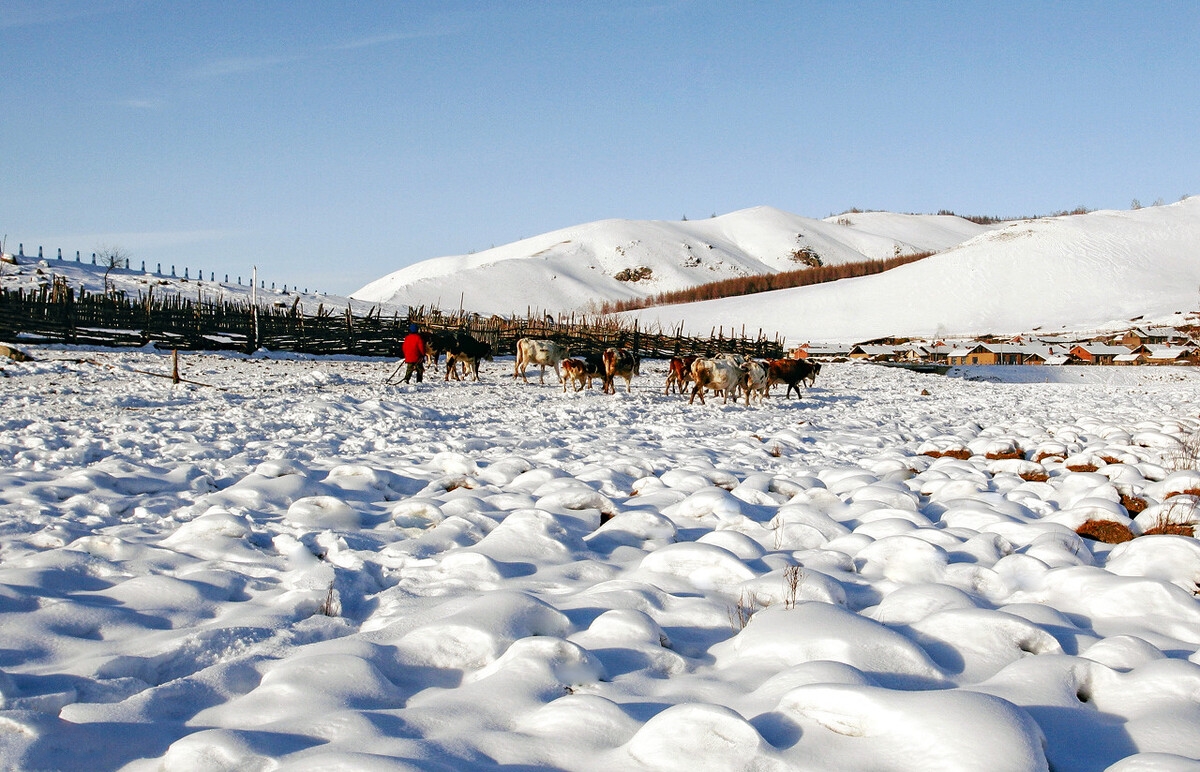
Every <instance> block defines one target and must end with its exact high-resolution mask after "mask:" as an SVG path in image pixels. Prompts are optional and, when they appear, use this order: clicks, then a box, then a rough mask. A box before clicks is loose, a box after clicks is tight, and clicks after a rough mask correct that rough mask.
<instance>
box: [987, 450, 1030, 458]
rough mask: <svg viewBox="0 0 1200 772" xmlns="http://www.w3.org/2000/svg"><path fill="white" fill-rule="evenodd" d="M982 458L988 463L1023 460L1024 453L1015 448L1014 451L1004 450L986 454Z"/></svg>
mask: <svg viewBox="0 0 1200 772" xmlns="http://www.w3.org/2000/svg"><path fill="white" fill-rule="evenodd" d="M984 458H986V459H987V460H988V461H1006V460H1008V459H1017V458H1025V451H1023V450H1021V449H1020V448H1016V449H1014V450H1006V451H1003V452H999V453H996V452H993V453H988V454H987V455H986V456H984Z"/></svg>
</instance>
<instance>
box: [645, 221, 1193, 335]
mask: <svg viewBox="0 0 1200 772" xmlns="http://www.w3.org/2000/svg"><path fill="white" fill-rule="evenodd" d="M851 217H852V218H853V219H854V220H857V219H858V218H860V217H862V218H863V222H864V223H865V222H866V220H867V219H868V215H867V214H863V215H858V214H855V215H851ZM891 217H894V215H886V214H881V215H880V216H879V217H875V213H871V214H870V219H872V220H874V219H881V220H885V221H886V220H889V219H890V218H891ZM851 227H861V226H851ZM1198 287H1200V198H1190V199H1187V200H1185V201H1181V202H1179V203H1176V204H1171V205H1168V206H1155V207H1146V208H1144V209H1139V210H1134V211H1098V212H1091V213H1088V214H1082V215H1070V216H1061V217H1053V218H1043V219H1037V220H1020V221H1015V222H1010V223H1006V224H1005V225H1004V226H1003V227H1000V228H997V229H993V230H990V231H988V232H985V233H982V234H979V235H977V236H975V237H974V238H972V239H970V240H968V241H965V242H963V243H962V244H959V245H957V246H955V247H952V248H950V249H947V250H946V251H944V252H942V253H940V254H937V255H934V256H933V257H930V258H927V259H925V260H921V261H920V262H917V263H913V264H910V265H906V266H903V267H900V268H896V269H894V270H891V271H888V272H886V273H883V274H878V275H875V276H867V277H863V278H856V279H847V280H844V281H837V282H833V283H830V284H821V285H817V286H810V287H799V288H795V289H786V290H777V291H774V292H767V293H762V294H757V295H748V296H745V297H736V298H726V299H722V300H712V301H706V302H703V303H691V304H687V305H673V306H663V307H659V308H651V309H646V310H643V311H635V312H630V314H629V316H630V318H636V319H639V320H640V321H641V322H642V324H648V325H653V324H659V323H661V324H662V325H663V326H664V327H675V326H678V324H679V323H680V322H683V323H684V327H685V330H690V331H692V332H696V331H701V330H703V331H707V330H709V329H711V328H713V327H720V326H724V327H725V329H730V328H731V327H735V326H736V327H740V326H742V325H745V327H746V328H747V329H757V328H759V327H762V328H763V329H764V330H768V331H771V332H780V333H782V334H784V335H785V336H787V338H788V340H789V341H791V342H793V343H795V342H801V341H806V340H811V341H838V342H846V341H861V340H868V339H871V338H876V337H882V336H885V335H909V336H925V337H939V336H949V335H956V334H963V335H967V334H979V333H1016V332H1026V331H1030V330H1037V329H1039V328H1041V329H1042V330H1043V331H1045V332H1053V331H1055V330H1060V329H1063V328H1066V329H1071V330H1080V329H1096V328H1110V327H1121V326H1123V325H1124V326H1128V324H1129V321H1130V320H1131V319H1134V318H1144V319H1145V321H1147V322H1149V321H1162V322H1164V323H1180V322H1182V321H1183V319H1184V317H1185V316H1186V315H1187V313H1188V312H1192V311H1196V310H1197V308H1198V306H1200V294H1198V292H1197V288H1198Z"/></svg>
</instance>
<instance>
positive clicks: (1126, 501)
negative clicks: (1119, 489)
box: [1121, 493, 1146, 515]
mask: <svg viewBox="0 0 1200 772" xmlns="http://www.w3.org/2000/svg"><path fill="white" fill-rule="evenodd" d="M1121 506H1123V507H1125V511H1126V512H1128V513H1129V514H1131V515H1136V514H1138V513H1139V512H1145V511H1146V500H1145V499H1143V498H1139V497H1137V496H1127V495H1125V494H1124V493H1122V494H1121Z"/></svg>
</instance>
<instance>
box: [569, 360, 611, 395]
mask: <svg viewBox="0 0 1200 772" xmlns="http://www.w3.org/2000/svg"><path fill="white" fill-rule="evenodd" d="M562 372H563V391H566V390H567V383H574V384H575V391H583V387H584V386H585V385H586V386H587V387H588V388H589V389H590V388H592V381H594V380H595V379H597V378H600V379H603V378H604V359H603V358H602V357H601V356H600V355H599V354H596V353H594V352H587V353H584V354H580V355H579V356H577V357H574V358H572V359H564V360H563V361H562Z"/></svg>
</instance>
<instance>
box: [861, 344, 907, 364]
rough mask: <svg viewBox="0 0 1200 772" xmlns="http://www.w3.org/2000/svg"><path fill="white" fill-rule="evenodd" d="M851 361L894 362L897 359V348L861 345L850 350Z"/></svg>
mask: <svg viewBox="0 0 1200 772" xmlns="http://www.w3.org/2000/svg"><path fill="white" fill-rule="evenodd" d="M849 357H850V358H851V359H869V360H872V361H875V362H894V361H895V360H896V359H897V354H896V347H895V346H881V345H875V344H868V343H859V344H858V345H857V346H855V347H854V348H852V349H850V353H849Z"/></svg>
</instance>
